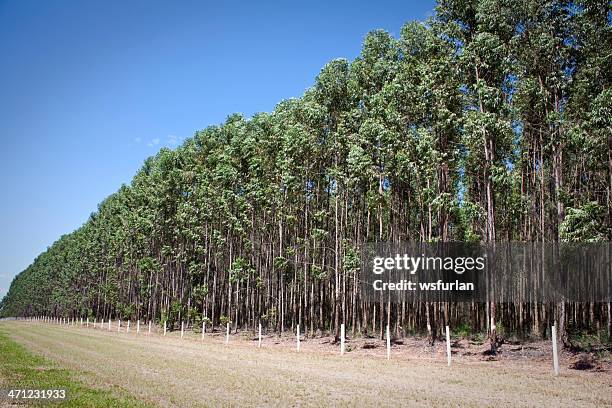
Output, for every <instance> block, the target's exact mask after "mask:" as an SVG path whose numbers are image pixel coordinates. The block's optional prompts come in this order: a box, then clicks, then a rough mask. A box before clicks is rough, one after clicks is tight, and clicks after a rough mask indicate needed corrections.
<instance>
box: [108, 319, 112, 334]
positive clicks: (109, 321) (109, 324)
mask: <svg viewBox="0 0 612 408" xmlns="http://www.w3.org/2000/svg"><path fill="white" fill-rule="evenodd" d="M110 329H111V319H110V317H109V318H108V331H110Z"/></svg>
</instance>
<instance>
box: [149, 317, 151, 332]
mask: <svg viewBox="0 0 612 408" xmlns="http://www.w3.org/2000/svg"><path fill="white" fill-rule="evenodd" d="M149 334H151V321H150V320H149Z"/></svg>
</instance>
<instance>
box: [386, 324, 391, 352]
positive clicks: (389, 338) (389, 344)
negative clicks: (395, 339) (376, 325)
mask: <svg viewBox="0 0 612 408" xmlns="http://www.w3.org/2000/svg"><path fill="white" fill-rule="evenodd" d="M390 359H391V336H390V333H389V325H387V360H390Z"/></svg>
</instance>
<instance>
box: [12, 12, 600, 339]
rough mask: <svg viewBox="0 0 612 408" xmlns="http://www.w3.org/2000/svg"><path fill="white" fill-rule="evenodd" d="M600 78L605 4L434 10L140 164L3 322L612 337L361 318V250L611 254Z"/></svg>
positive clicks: (466, 319) (19, 293) (55, 254)
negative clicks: (427, 247)
mask: <svg viewBox="0 0 612 408" xmlns="http://www.w3.org/2000/svg"><path fill="white" fill-rule="evenodd" d="M611 74H612V37H611V30H610V4H609V2H608V1H602V0H592V1H580V0H576V1H558V0H553V1H541V0H497V1H493V0H478V1H477V0H444V1H441V2H440V3H439V5H438V6H437V8H436V15H435V17H433V18H431V19H430V20H428V21H427V22H426V23H420V22H412V23H408V24H406V25H405V26H404V27H403V28H402V30H401V34H400V37H399V38H394V37H392V36H391V35H389V34H388V33H386V32H384V31H373V32H371V33H369V34H368V35H367V36H366V38H365V41H364V44H363V49H362V51H361V54H360V55H359V56H358V57H357V58H356V59H355V60H354V61H352V62H349V61H347V60H344V59H337V60H333V61H331V62H330V63H328V64H327V65H326V66H325V67H324V68H323V69H322V70H321V72H320V73H319V75H318V76H317V78H316V81H315V84H314V85H313V86H312V87H311V88H310V89H308V90H307V91H306V92H305V93H304V95H303V96H302V97H301V98H298V99H290V100H286V101H283V102H281V103H280V104H279V105H278V106H277V107H276V109H275V110H274V112H272V113H269V114H268V113H261V114H257V115H255V116H253V117H252V118H250V119H246V118H244V117H242V116H240V115H231V116H230V117H228V119H227V120H226V122H225V123H223V124H222V125H219V126H211V127H209V128H207V129H205V130H202V131H198V132H196V133H195V135H194V136H193V137H192V138H190V139H188V140H186V141H185V142H184V143H183V145H181V146H180V147H178V148H177V149H176V150H169V149H162V150H161V151H160V152H159V153H158V154H157V155H156V156H155V157H151V158H149V159H148V160H146V162H145V163H144V166H143V167H142V169H141V170H140V171H139V172H138V173H137V174H136V176H135V177H134V179H133V181H132V183H131V184H130V185H129V186H122V187H121V188H120V189H119V191H117V192H116V193H115V194H113V195H112V196H110V197H108V198H107V199H106V200H104V201H103V202H102V203H101V204H100V205H99V208H98V211H97V212H95V213H94V214H92V215H91V217H90V219H89V220H88V221H87V222H86V223H85V224H84V225H83V226H82V227H81V228H79V229H78V230H76V231H74V232H73V233H71V234H68V235H65V236H63V237H61V238H60V239H59V240H58V241H57V242H56V243H54V244H53V245H52V246H51V247H50V248H49V249H48V250H47V251H45V252H44V253H42V254H41V255H40V256H39V257H38V258H36V260H35V261H34V263H33V264H32V265H30V266H29V267H28V268H27V269H26V270H25V271H23V272H22V273H21V274H19V275H18V276H17V277H16V278H15V280H14V281H13V283H12V285H11V288H10V290H9V293H8V295H7V296H6V297H5V298H4V299H3V301H2V303H1V304H0V308H1V309H0V313H1V314H2V315H4V316H9V315H37V314H47V315H56V316H85V315H90V316H93V315H95V316H98V317H104V318H109V317H120V318H122V319H128V318H130V319H137V318H140V319H154V320H168V321H169V322H170V323H173V322H176V321H179V320H183V321H189V322H192V323H194V324H196V327H197V326H199V323H200V322H201V321H202V320H203V319H205V320H207V321H210V322H211V323H212V324H213V325H217V324H219V323H224V322H227V321H231V322H232V324H233V327H234V328H235V329H236V330H238V329H246V328H254V327H255V326H256V325H257V324H258V323H259V322H263V323H264V324H265V325H266V326H267V327H268V329H269V330H274V331H276V332H278V333H282V332H283V331H284V330H287V329H290V328H292V327H294V326H295V325H296V324H301V325H302V326H301V327H305V328H306V329H307V332H308V334H315V333H317V332H330V333H336V334H337V332H338V330H339V326H340V324H341V323H345V324H346V325H347V326H348V328H349V330H352V331H353V332H360V333H375V334H377V335H382V332H383V327H384V326H385V325H386V324H391V326H392V327H393V330H394V331H395V332H396V333H397V334H399V335H402V334H406V333H411V332H419V331H424V330H425V328H426V327H428V326H429V327H431V328H432V329H431V333H430V335H431V336H432V337H435V336H436V334H437V333H439V330H440V329H439V328H441V327H442V326H443V325H444V324H445V323H448V322H451V323H452V324H454V325H457V324H463V325H467V326H469V327H470V328H471V329H472V330H475V331H489V333H490V336H491V341H492V346H493V347H495V345H496V342H497V335H498V334H497V333H496V331H495V329H493V330H491V322H492V321H494V322H497V325H494V326H493V327H495V326H497V327H498V328H500V327H502V328H503V329H504V330H505V331H506V332H509V331H511V332H515V333H517V334H520V335H536V336H541V335H545V331H546V327H547V324H545V323H550V322H552V321H553V320H556V319H560V324H561V325H562V332H563V333H565V327H566V326H567V327H568V328H570V329H572V330H574V329H593V328H595V327H605V325H606V324H607V331H608V333H609V332H610V330H611V327H610V325H611V322H612V320H611V318H610V305H609V304H578V303H572V304H565V303H560V304H558V305H552V304H520V305H513V304H494V303H491V304H439V303H425V304H424V303H418V302H412V303H406V302H402V303H397V304H390V303H385V302H366V301H365V300H364V299H363V298H362V296H361V289H360V284H359V276H360V268H359V266H360V259H359V248H360V247H361V245H363V244H364V243H369V242H382V241H386V242H400V241H407V240H418V241H470V242H474V241H482V242H488V243H494V242H496V241H503V240H515V241H516V240H518V241H542V242H547V241H559V240H567V241H604V240H609V239H610V238H611V237H612V232H611V231H612V228H611V227H612V190H611V189H612V138H611V135H612V123H611V118H612V91H611V90H610V76H611ZM602 325H603V326H602ZM604 330H605V329H604Z"/></svg>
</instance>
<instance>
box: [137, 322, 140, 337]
mask: <svg viewBox="0 0 612 408" xmlns="http://www.w3.org/2000/svg"><path fill="white" fill-rule="evenodd" d="M138 333H140V320H138V321H137V322H136V334H138Z"/></svg>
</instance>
